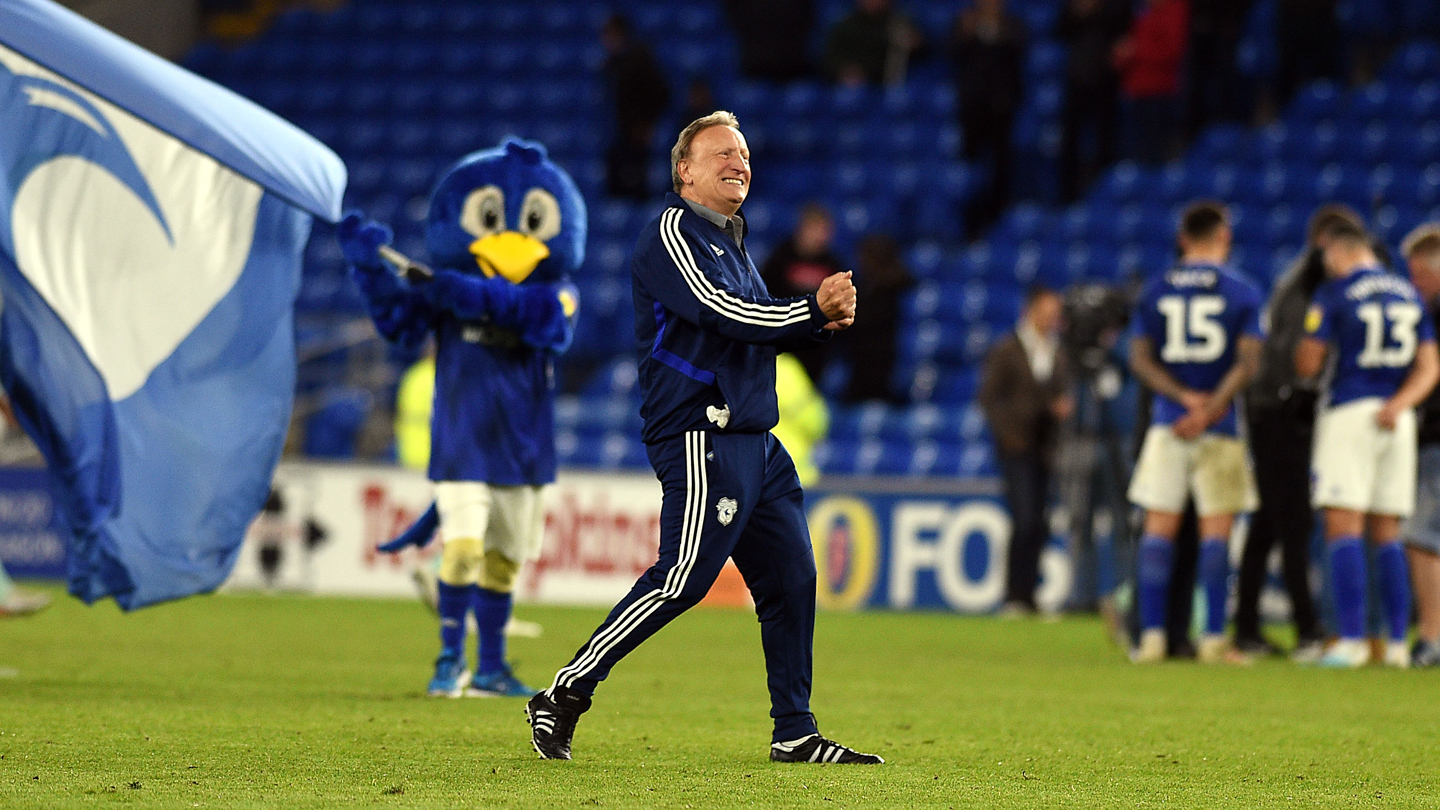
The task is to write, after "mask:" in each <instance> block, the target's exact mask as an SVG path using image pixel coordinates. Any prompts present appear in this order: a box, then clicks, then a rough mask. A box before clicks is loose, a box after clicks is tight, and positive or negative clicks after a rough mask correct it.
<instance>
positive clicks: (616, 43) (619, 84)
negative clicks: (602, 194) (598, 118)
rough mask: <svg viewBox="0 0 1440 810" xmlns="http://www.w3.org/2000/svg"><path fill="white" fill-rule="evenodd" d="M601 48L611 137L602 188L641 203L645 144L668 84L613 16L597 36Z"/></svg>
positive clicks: (645, 188)
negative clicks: (612, 124)
mask: <svg viewBox="0 0 1440 810" xmlns="http://www.w3.org/2000/svg"><path fill="white" fill-rule="evenodd" d="M600 42H601V44H602V45H604V46H605V54H606V58H605V76H606V78H607V79H608V80H609V82H610V92H611V93H612V94H613V97H614V100H615V138H614V141H613V142H612V143H611V145H610V152H609V155H608V156H607V161H606V170H607V171H606V175H607V183H606V189H607V190H608V191H609V193H610V195H611V196H613V197H632V198H635V199H640V200H643V199H647V198H649V196H650V192H651V191H652V189H651V187H650V142H651V140H652V139H653V137H654V135H655V124H656V122H657V121H659V119H660V116H661V115H662V114H663V113H664V112H665V109H666V108H667V107H668V106H669V105H670V85H669V84H667V83H666V81H665V75H664V74H663V73H661V71H660V66H659V64H657V63H656V61H655V55H654V54H653V53H651V51H650V48H649V47H648V46H646V45H645V43H643V42H640V41H639V40H637V39H635V38H634V36H633V35H632V34H631V32H630V23H629V22H627V21H626V19H625V18H624V17H622V16H620V15H619V14H616V15H613V16H611V17H610V19H608V20H606V21H605V27H604V28H603V29H602V30H601V32H600Z"/></svg>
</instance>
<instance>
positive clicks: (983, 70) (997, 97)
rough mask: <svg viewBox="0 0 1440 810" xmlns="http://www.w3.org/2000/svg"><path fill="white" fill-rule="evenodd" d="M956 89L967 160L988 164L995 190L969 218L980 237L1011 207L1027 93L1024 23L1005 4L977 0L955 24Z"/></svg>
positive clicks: (969, 231) (970, 229) (970, 232)
mask: <svg viewBox="0 0 1440 810" xmlns="http://www.w3.org/2000/svg"><path fill="white" fill-rule="evenodd" d="M952 49H953V60H954V70H955V87H956V89H957V92H958V93H959V96H960V127H961V129H962V130H964V135H965V138H964V149H965V159H966V160H971V161H975V160H988V161H989V163H990V187H989V188H988V189H986V190H985V191H982V192H981V193H980V194H979V195H978V196H977V197H976V199H975V202H974V203H973V204H972V206H971V210H970V212H969V213H968V215H967V216H966V217H965V231H966V235H967V236H968V237H970V238H971V239H974V238H975V237H977V236H979V235H980V233H981V232H982V231H984V229H985V228H987V227H989V225H990V223H992V222H994V221H995V219H996V217H998V216H1000V212H1001V211H1003V210H1004V209H1005V205H1006V204H1007V203H1009V202H1010V174H1011V166H1012V161H1011V152H1012V150H1011V146H1010V137H1011V131H1012V130H1013V129H1014V128H1015V115H1016V113H1017V112H1019V110H1020V100H1021V97H1022V96H1023V95H1024V93H1025V50H1026V31H1025V23H1024V22H1022V21H1021V20H1020V18H1018V17H1016V16H1015V15H1013V14H1010V13H1008V12H1006V10H1005V0H977V2H976V3H975V5H974V7H973V8H970V9H967V10H965V11H964V12H962V13H961V14H960V16H959V17H957V18H956V19H955V32H954V42H953V43H952Z"/></svg>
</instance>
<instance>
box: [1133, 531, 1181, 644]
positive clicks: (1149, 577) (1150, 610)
mask: <svg viewBox="0 0 1440 810" xmlns="http://www.w3.org/2000/svg"><path fill="white" fill-rule="evenodd" d="M1174 558H1175V545H1174V544H1173V543H1171V542H1170V541H1169V540H1166V539H1165V538H1163V537H1160V536H1159V535H1154V534H1147V535H1145V536H1144V537H1142V538H1140V561H1139V563H1140V565H1139V567H1140V570H1139V580H1140V582H1139V586H1140V587H1139V589H1138V590H1139V592H1140V629H1142V630H1155V629H1158V628H1163V627H1164V626H1165V602H1166V599H1167V597H1168V596H1169V593H1170V567H1171V563H1172V561H1173V560H1174Z"/></svg>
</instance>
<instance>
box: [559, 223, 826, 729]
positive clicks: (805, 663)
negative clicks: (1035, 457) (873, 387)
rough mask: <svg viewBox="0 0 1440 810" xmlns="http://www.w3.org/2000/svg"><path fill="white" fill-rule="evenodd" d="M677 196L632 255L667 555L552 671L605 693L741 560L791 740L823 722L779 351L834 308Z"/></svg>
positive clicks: (647, 436) (806, 536) (805, 544)
mask: <svg viewBox="0 0 1440 810" xmlns="http://www.w3.org/2000/svg"><path fill="white" fill-rule="evenodd" d="M666 203H667V206H666V208H665V211H664V212H662V213H661V214H660V216H658V217H656V218H655V219H653V220H651V222H650V224H649V225H647V226H646V227H645V230H644V232H642V233H641V235H640V239H639V242H638V243H637V245H636V247H635V255H634V258H633V260H632V263H631V267H632V281H633V284H634V296H635V317H636V322H635V333H636V338H637V340H638V341H639V343H640V347H641V355H642V359H641V362H640V386H641V389H642V390H643V392H644V396H645V399H644V404H643V405H642V406H641V411H640V413H641V416H642V417H644V420H645V428H644V432H643V438H644V440H645V444H646V449H647V451H648V453H649V456H650V463H651V464H652V465H653V466H654V468H655V474H656V477H658V478H659V479H660V483H661V487H662V490H663V492H664V500H663V503H662V505H661V509H660V558H659V560H657V561H656V563H655V565H653V566H651V568H650V570H649V571H647V572H645V574H644V575H642V576H641V577H640V579H639V580H637V581H636V583H635V585H634V587H633V588H631V590H630V593H629V594H627V595H626V596H625V598H624V599H622V600H620V603H619V604H617V605H616V606H615V608H614V609H613V610H612V611H610V615H609V616H608V617H607V618H606V619H605V621H604V623H603V624H601V625H600V627H599V628H598V629H597V630H596V631H595V633H594V635H592V636H591V637H590V640H589V641H588V642H586V644H585V645H584V646H583V647H581V648H580V651H579V652H578V653H576V655H575V658H574V659H573V660H572V661H571V662H570V663H569V664H567V665H566V666H565V667H564V668H563V669H561V670H560V672H559V674H557V675H556V677H555V686H561V687H566V688H571V689H577V690H579V691H582V692H584V693H586V694H593V693H594V691H595V686H596V685H597V684H598V683H599V682H600V681H602V680H604V679H605V676H606V675H608V674H609V673H610V668H611V667H613V666H614V665H615V663H616V662H618V661H619V660H620V659H621V658H623V657H625V655H626V654H627V653H628V652H630V651H631V650H633V649H634V648H635V647H636V646H637V645H639V644H640V642H642V641H644V640H645V639H646V638H649V637H650V636H651V635H652V634H654V633H655V632H656V631H657V630H659V629H660V628H661V627H663V626H665V624H666V623H668V622H669V621H670V620H671V619H673V618H675V617H676V616H678V615H680V614H681V613H683V612H684V611H685V610H686V609H688V608H689V607H691V606H692V605H694V604H695V603H696V602H699V601H700V599H701V598H702V597H704V596H705V594H706V593H707V592H708V591H709V590H710V586H711V584H713V583H714V581H715V577H716V576H718V575H719V573H720V569H721V568H723V567H724V565H725V561H726V560H727V559H734V560H735V565H736V567H737V568H739V569H740V573H741V575H743V576H744V578H745V583H746V585H748V586H749V588H750V593H751V595H752V596H754V598H755V612H756V613H757V614H758V615H759V618H760V624H761V630H760V635H761V644H762V646H763V647H764V650H765V669H766V672H767V677H768V684H769V689H770V702H771V711H770V716H771V717H773V718H774V720H775V732H774V740H775V741H777V742H778V741H785V740H794V739H797V738H800V737H803V736H805V735H807V734H813V733H815V731H816V727H815V718H814V716H813V715H812V714H811V713H810V671H811V648H812V643H813V637H814V630H815V558H814V553H813V551H812V550H811V548H810V532H809V528H808V527H807V525H806V522H805V509H804V503H803V500H802V494H801V491H800V481H799V479H798V478H797V477H796V475H795V465H794V463H793V462H792V461H791V460H790V455H789V454H788V453H786V452H785V448H784V447H782V446H781V445H780V442H779V441H777V440H776V439H775V437H774V436H773V435H771V434H770V428H772V427H774V426H775V423H776V421H777V420H778V419H779V410H778V408H777V406H776V402H775V354H776V351H777V350H779V351H784V350H787V349H792V348H799V347H802V346H805V345H809V344H813V343H814V342H816V341H821V340H824V339H826V338H827V337H828V336H829V334H830V333H828V332H825V331H823V327H824V325H825V324H826V322H827V320H828V319H827V318H826V317H825V316H824V315H823V314H822V313H821V312H820V307H819V305H818V304H817V303H816V301H815V297H814V296H813V295H811V296H805V297H803V298H771V297H770V296H769V294H768V292H767V291H766V289H765V284H764V282H762V281H761V280H760V274H759V273H758V272H756V270H755V265H754V264H753V263H752V262H751V261H750V257H749V256H748V255H747V254H746V253H745V250H744V249H743V248H741V247H740V246H739V245H737V244H736V243H735V241H734V240H732V239H731V238H730V236H729V235H727V234H726V233H725V232H724V231H723V230H721V229H720V228H719V227H716V226H715V224H714V223H712V222H710V221H709V220H707V219H705V218H704V217H701V216H699V215H698V214H696V213H695V212H694V211H692V210H690V208H689V207H688V206H687V205H686V203H685V201H683V200H681V199H680V197H679V196H678V195H675V194H670V195H668V196H667V197H666ZM742 241H743V235H742Z"/></svg>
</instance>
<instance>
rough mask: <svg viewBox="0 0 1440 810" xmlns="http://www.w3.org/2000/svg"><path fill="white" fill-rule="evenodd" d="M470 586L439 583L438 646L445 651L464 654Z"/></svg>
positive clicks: (437, 606) (459, 654)
mask: <svg viewBox="0 0 1440 810" xmlns="http://www.w3.org/2000/svg"><path fill="white" fill-rule="evenodd" d="M470 587H471V586H468V585H446V584H445V583H444V582H441V583H440V599H439V604H438V605H436V608H437V609H438V610H439V611H440V646H441V648H442V649H443V652H445V653H451V654H454V655H458V656H464V655H465V614H466V613H467V612H469V610H470Z"/></svg>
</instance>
